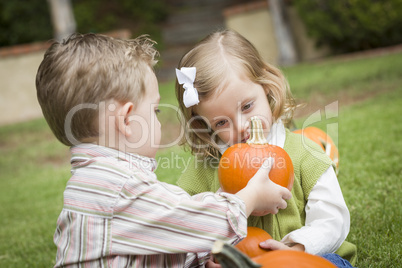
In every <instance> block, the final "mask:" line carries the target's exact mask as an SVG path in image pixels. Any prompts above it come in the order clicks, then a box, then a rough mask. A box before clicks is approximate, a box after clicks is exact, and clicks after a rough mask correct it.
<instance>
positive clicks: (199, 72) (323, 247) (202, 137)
mask: <svg viewBox="0 0 402 268" xmlns="http://www.w3.org/2000/svg"><path fill="white" fill-rule="evenodd" d="M176 74H177V78H178V81H177V83H176V96H177V99H178V101H179V105H180V109H181V112H182V113H183V115H184V119H185V121H186V122H185V123H183V124H182V126H183V127H184V130H185V133H186V136H185V137H184V139H183V141H182V143H183V144H186V145H187V146H189V148H190V149H191V152H192V154H193V156H192V161H191V164H190V165H189V167H188V168H187V169H186V170H185V171H184V172H183V174H182V176H181V177H180V178H179V180H178V182H177V183H178V185H179V186H180V187H182V188H183V189H185V190H186V191H187V192H188V193H190V194H192V195H193V194H197V193H200V192H205V191H217V190H218V189H219V188H220V186H219V180H218V175H217V167H218V163H219V158H220V157H221V155H222V154H223V152H224V151H225V150H226V149H227V148H228V147H229V146H231V145H233V144H236V143H239V142H245V141H247V139H248V138H249V136H250V133H249V132H250V130H249V119H250V118H251V117H253V116H258V117H259V118H260V119H262V121H263V127H264V131H265V135H266V136H267V140H268V142H269V143H270V144H273V145H277V146H280V147H282V148H284V150H285V151H286V152H287V153H288V154H289V156H290V157H291V159H292V162H293V166H294V173H295V181H294V185H293V189H292V194H293V198H292V199H291V200H288V207H287V208H286V209H285V210H281V211H280V212H279V213H278V214H276V215H273V214H268V215H265V216H258V215H257V216H252V217H250V218H249V219H248V225H249V226H256V227H260V228H263V229H265V230H266V231H267V232H268V233H270V234H271V236H272V237H273V239H274V240H267V241H266V242H264V243H262V244H261V246H262V247H265V248H271V249H273V250H277V249H293V250H301V251H305V252H308V253H311V254H316V255H322V256H324V257H327V258H328V259H330V260H331V258H338V260H340V261H341V262H342V263H347V265H349V266H342V265H341V264H339V267H350V264H349V263H348V262H347V261H345V260H344V259H347V260H349V261H350V262H351V263H352V264H354V263H355V261H356V246H355V245H353V244H351V243H349V242H346V241H345V238H346V237H347V235H348V232H349V225H350V215H349V211H348V209H347V207H346V204H345V201H344V199H343V195H342V192H341V189H340V186H339V183H338V180H337V177H336V174H335V172H334V169H333V167H332V165H331V160H330V159H329V158H328V157H327V156H326V155H325V153H323V152H322V150H321V149H320V148H319V147H318V145H316V144H315V143H313V142H312V141H310V140H308V139H303V138H302V136H301V135H299V134H294V133H292V132H290V131H289V130H288V129H286V128H285V126H284V122H288V121H289V120H291V118H292V116H293V111H294V109H295V101H294V99H293V97H292V95H291V92H290V90H289V86H288V83H287V81H286V79H285V77H284V76H283V74H282V73H281V71H280V70H279V69H277V68H275V67H274V66H272V65H270V64H268V63H266V62H264V61H263V59H262V58H261V56H260V55H259V53H258V51H257V50H256V49H255V47H254V46H253V45H252V44H251V43H250V42H249V41H248V40H246V39H245V38H244V37H242V36H241V35H239V34H238V33H236V32H233V31H229V30H225V31H221V32H216V33H213V34H211V35H209V36H208V37H206V38H205V39H203V40H202V41H200V42H199V43H198V44H197V45H196V46H195V47H194V48H193V49H191V50H190V51H189V52H188V53H187V54H185V55H184V56H183V58H182V59H181V61H180V63H179V69H177V70H176ZM333 252H336V253H337V254H339V255H340V256H341V257H343V258H344V259H342V258H339V256H338V255H335V254H329V253H333ZM325 254H328V255H325Z"/></svg>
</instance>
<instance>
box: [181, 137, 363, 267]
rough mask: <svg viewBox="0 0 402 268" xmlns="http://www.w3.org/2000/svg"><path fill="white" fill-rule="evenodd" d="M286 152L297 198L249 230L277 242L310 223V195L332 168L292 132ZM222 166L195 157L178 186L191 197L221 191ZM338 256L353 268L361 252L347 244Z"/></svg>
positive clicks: (252, 219) (313, 146) (250, 221)
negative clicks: (255, 229) (262, 232)
mask: <svg viewBox="0 0 402 268" xmlns="http://www.w3.org/2000/svg"><path fill="white" fill-rule="evenodd" d="M284 149H285V151H286V152H287V153H288V154H289V156H290V158H291V159H292V163H293V167H294V173H295V180H294V184H293V188H292V195H293V197H292V198H291V199H290V200H288V201H287V203H288V206H287V208H286V209H282V210H279V212H278V214H276V215H272V214H268V215H266V216H262V217H257V216H250V217H249V219H248V225H249V226H256V227H260V228H262V229H264V230H266V231H267V232H268V233H269V234H270V235H271V236H272V237H273V238H274V239H275V240H281V239H282V238H283V237H284V236H285V235H286V234H288V233H290V232H291V231H293V230H296V229H300V228H301V227H302V226H304V224H305V220H306V213H305V210H304V208H305V206H306V204H307V199H308V196H309V194H310V191H311V189H312V188H313V187H314V185H315V184H316V183H317V180H318V179H319V178H320V177H321V175H322V174H323V173H324V172H325V171H326V170H327V169H328V167H329V166H331V164H332V161H331V159H330V158H329V157H328V156H327V155H326V154H325V153H324V152H323V150H322V149H321V148H320V147H319V146H318V145H317V144H316V143H314V142H312V141H310V140H308V139H302V136H301V135H299V134H294V133H292V132H290V131H289V130H286V141H285V145H284ZM218 164H219V160H217V159H213V158H196V157H192V159H191V161H190V163H189V165H188V167H187V169H186V170H185V171H184V173H183V174H182V175H181V177H180V178H179V180H178V181H177V184H178V185H179V186H180V187H181V188H183V189H184V190H185V191H187V192H188V193H189V194H191V195H194V194H198V193H202V192H216V191H217V190H218V189H219V187H220V185H219V179H218V172H217V171H218V169H217V167H218ZM336 253H337V254H339V255H340V256H341V257H343V258H344V259H347V260H348V261H349V262H351V264H352V265H354V264H355V262H356V255H357V249H356V246H355V245H354V244H351V243H349V242H347V241H344V243H343V244H342V245H341V247H340V248H339V249H338V250H337V251H336Z"/></svg>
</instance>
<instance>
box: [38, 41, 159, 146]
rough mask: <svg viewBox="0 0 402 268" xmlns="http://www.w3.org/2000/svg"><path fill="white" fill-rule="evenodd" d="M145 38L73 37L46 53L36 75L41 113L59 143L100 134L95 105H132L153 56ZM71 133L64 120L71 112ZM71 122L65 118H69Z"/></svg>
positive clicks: (151, 43) (151, 44)
mask: <svg viewBox="0 0 402 268" xmlns="http://www.w3.org/2000/svg"><path fill="white" fill-rule="evenodd" d="M154 43H155V42H154V41H152V40H150V39H149V38H147V36H140V37H138V38H136V39H133V40H120V39H115V38H112V37H108V36H104V35H99V34H73V35H72V36H70V37H69V38H68V39H66V40H64V41H63V42H60V43H58V42H56V43H54V44H52V46H51V47H50V48H49V49H48V50H47V51H46V53H45V56H44V59H43V61H42V63H41V64H40V66H39V69H38V73H37V75H36V90H37V96H38V101H39V104H40V106H41V108H42V112H43V115H44V117H45V119H46V121H47V123H48V124H49V126H50V128H51V130H52V131H53V133H54V135H55V136H56V137H57V139H58V140H60V141H61V142H62V143H63V144H65V145H67V146H71V145H73V144H72V142H71V138H69V135H73V137H74V140H82V139H84V138H90V137H97V136H98V135H99V126H98V120H97V119H98V115H99V104H100V103H101V102H103V101H107V100H112V99H114V100H116V101H120V102H125V101H132V102H134V104H137V103H138V102H139V101H140V100H141V97H142V96H143V95H144V92H145V84H144V78H145V76H146V73H147V72H148V71H149V68H148V67H150V68H151V69H152V70H153V66H154V65H155V64H156V59H155V57H156V55H157V54H158V52H157V51H156V49H155V48H154ZM72 111H73V112H74V113H73V117H72V118H71V125H70V129H65V122H66V119H67V117H68V116H69V115H71V112H72ZM69 120H70V119H69Z"/></svg>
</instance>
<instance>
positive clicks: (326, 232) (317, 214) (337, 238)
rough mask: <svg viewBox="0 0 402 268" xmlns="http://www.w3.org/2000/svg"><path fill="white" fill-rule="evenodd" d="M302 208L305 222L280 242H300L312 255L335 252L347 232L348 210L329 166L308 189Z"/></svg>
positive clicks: (348, 225)
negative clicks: (305, 202) (310, 188)
mask: <svg viewBox="0 0 402 268" xmlns="http://www.w3.org/2000/svg"><path fill="white" fill-rule="evenodd" d="M305 210H306V222H305V226H303V227H302V228H300V229H297V230H295V231H293V232H290V233H289V234H287V235H286V236H285V237H284V238H283V239H282V242H283V243H285V244H286V245H292V244H295V243H298V244H302V245H304V247H305V251H306V252H307V253H310V254H315V255H321V254H324V253H333V252H335V251H336V250H337V249H338V248H339V247H340V246H341V244H342V243H343V241H344V240H345V239H346V237H347V235H348V233H349V228H350V214H349V210H348V208H347V206H346V203H345V200H344V198H343V195H342V191H341V188H340V186H339V183H338V179H337V177H336V174H335V171H334V169H333V168H332V166H331V167H329V168H328V170H327V171H325V172H324V173H323V174H322V176H321V177H320V178H319V179H318V181H317V184H316V185H315V186H314V187H313V189H312V190H311V192H310V195H309V197H308V201H307V205H306V207H305Z"/></svg>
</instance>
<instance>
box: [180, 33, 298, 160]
mask: <svg viewBox="0 0 402 268" xmlns="http://www.w3.org/2000/svg"><path fill="white" fill-rule="evenodd" d="M181 67H196V68H197V74H196V78H195V81H194V87H195V88H196V89H197V91H198V94H199V99H200V102H202V101H203V100H207V99H208V98H210V97H211V96H213V95H214V94H216V92H219V90H222V89H223V88H225V83H227V81H225V78H226V77H227V76H228V74H229V73H230V72H231V71H233V70H235V71H236V72H237V73H238V74H241V75H245V76H246V77H247V78H248V79H250V81H252V82H254V83H258V84H260V85H262V86H263V88H264V89H265V91H266V93H267V98H268V102H269V105H270V107H271V110H272V115H273V118H274V120H276V119H279V118H282V119H283V120H284V121H285V122H288V121H290V120H291V119H292V117H293V111H294V109H295V108H296V104H295V101H294V98H293V96H292V94H291V92H290V89H289V84H288V82H287V80H286V78H285V77H284V75H283V74H282V72H281V71H280V70H279V69H278V68H276V67H275V66H273V65H271V64H269V63H267V62H265V61H264V60H263V59H262V57H261V56H260V54H259V53H258V51H257V49H256V48H255V47H254V46H253V45H252V44H251V43H250V42H249V41H248V40H247V39H246V38H244V37H243V36H241V35H240V34H238V33H237V32H234V31H231V30H224V31H218V32H215V33H212V34H210V35H209V36H207V37H206V38H204V39H203V40H201V41H200V42H199V43H198V44H197V45H196V46H195V47H194V48H193V49H191V50H190V51H189V52H188V53H186V54H185V55H184V56H183V57H182V59H181V60H180V62H179V66H178V68H179V69H180V68H181ZM183 92H184V88H183V86H182V85H179V84H178V82H177V81H176V97H177V99H178V101H179V106H180V110H181V112H182V113H183V115H184V122H182V127H183V128H184V133H186V135H184V137H183V139H182V140H181V144H186V145H188V146H189V147H190V148H191V152H192V153H193V154H197V155H198V154H201V155H203V156H212V157H215V158H218V157H219V149H218V147H217V144H216V142H217V141H216V140H212V134H213V132H212V130H210V128H209V127H208V123H207V122H205V120H203V119H202V118H200V117H199V116H197V114H196V112H195V108H196V106H192V107H189V108H186V107H185V106H184V104H183ZM200 129H201V130H204V131H199V130H200ZM206 129H208V130H209V131H205V130H206Z"/></svg>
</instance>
